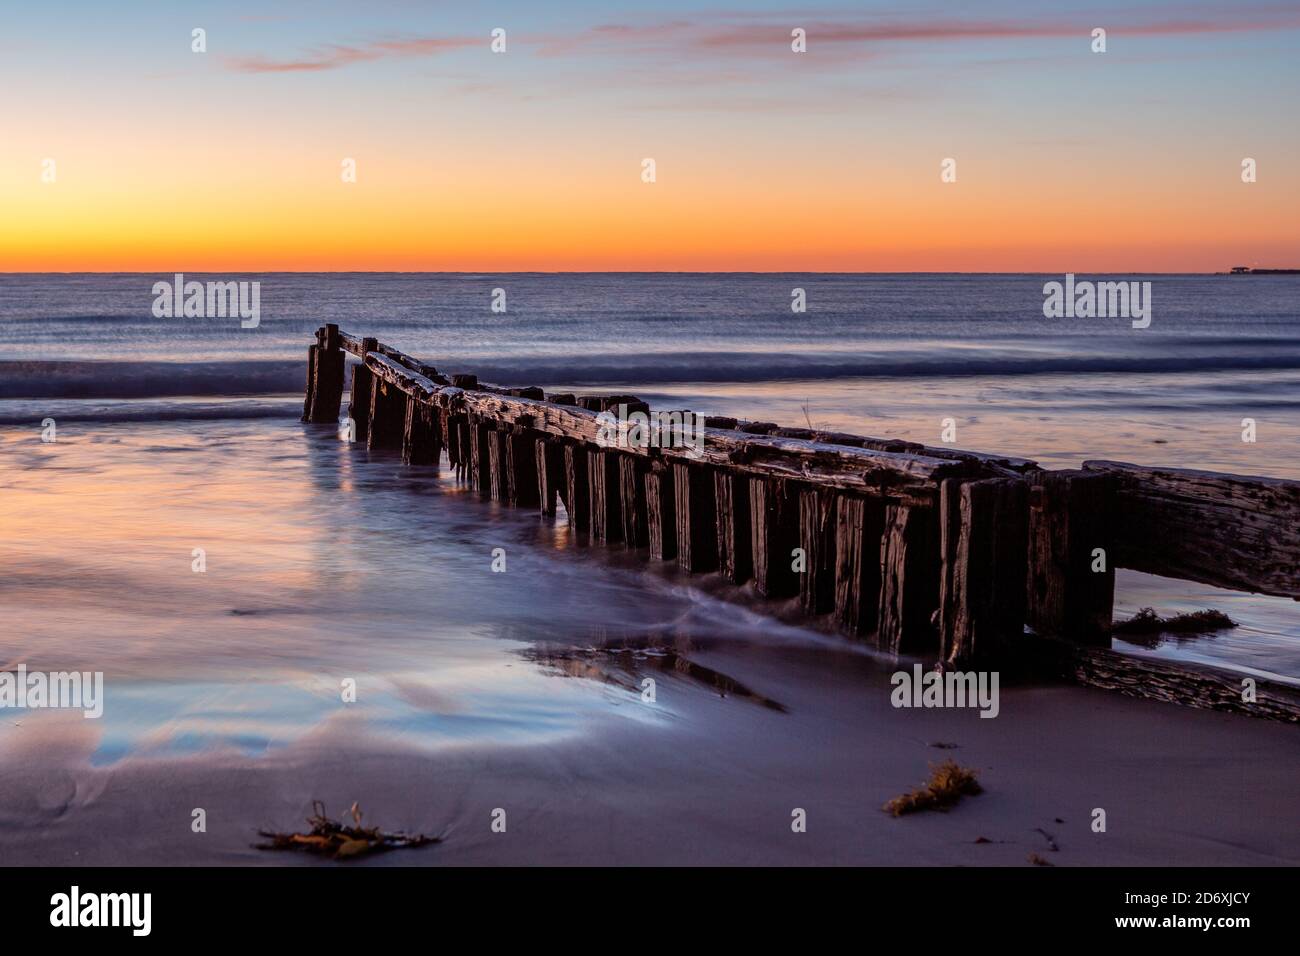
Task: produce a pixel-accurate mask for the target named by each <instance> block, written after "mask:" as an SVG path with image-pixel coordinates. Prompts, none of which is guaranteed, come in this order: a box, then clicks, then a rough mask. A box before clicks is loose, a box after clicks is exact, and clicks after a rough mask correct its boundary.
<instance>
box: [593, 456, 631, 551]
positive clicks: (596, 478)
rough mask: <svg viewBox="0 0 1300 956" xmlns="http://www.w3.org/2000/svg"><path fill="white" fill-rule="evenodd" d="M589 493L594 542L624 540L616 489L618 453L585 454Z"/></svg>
mask: <svg viewBox="0 0 1300 956" xmlns="http://www.w3.org/2000/svg"><path fill="white" fill-rule="evenodd" d="M587 474H588V478H589V481H588V492H589V495H590V499H591V537H592V540H593V541H603V542H612V541H621V540H623V515H622V504H621V502H622V495H621V494H620V488H619V475H618V452H613V451H603V450H601V449H598V448H592V449H589V450H588V451H587Z"/></svg>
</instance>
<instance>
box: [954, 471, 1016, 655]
mask: <svg viewBox="0 0 1300 956" xmlns="http://www.w3.org/2000/svg"><path fill="white" fill-rule="evenodd" d="M939 501H940V506H939V513H938V520H939V533H940V537H939V550H940V554H941V557H942V570H941V574H940V596H939V638H940V650H939V653H940V656H941V657H942V658H943V659H944V660H945V661H947V662H948V663H950V664H953V665H957V666H974V665H983V664H996V663H997V662H998V661H999V660H1006V659H1008V654H1009V653H1010V652H1011V650H1012V649H1013V648H1014V647H1016V646H1017V645H1019V644H1021V643H1022V640H1023V637H1024V630H1025V590H1026V589H1025V575H1026V567H1027V563H1028V555H1029V486H1028V485H1027V483H1026V482H1025V481H1024V480H1023V479H1019V478H989V479H984V480H981V481H973V482H960V481H955V480H948V481H945V482H944V483H943V485H942V487H941V489H940V497H939Z"/></svg>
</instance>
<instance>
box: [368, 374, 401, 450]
mask: <svg viewBox="0 0 1300 956" xmlns="http://www.w3.org/2000/svg"><path fill="white" fill-rule="evenodd" d="M405 424H406V393H405V392H403V391H402V390H400V389H399V388H398V387H397V386H396V385H393V384H392V383H390V382H386V381H384V380H383V379H381V378H378V377H376V378H375V380H374V381H373V382H372V383H371V386H370V421H369V425H368V428H367V434H366V447H367V448H370V449H384V448H391V449H399V448H401V447H402V429H403V427H404V426H405Z"/></svg>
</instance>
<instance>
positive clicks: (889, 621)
mask: <svg viewBox="0 0 1300 956" xmlns="http://www.w3.org/2000/svg"><path fill="white" fill-rule="evenodd" d="M880 573H881V584H880V617H879V622H878V624H877V627H876V643H877V646H878V647H879V648H880V649H881V650H883V651H886V652H887V653H890V654H918V655H919V654H933V653H935V652H937V651H938V649H939V642H938V640H937V639H936V636H935V622H932V617H933V615H934V612H935V611H936V610H938V607H939V529H938V524H937V522H936V520H935V512H934V509H933V508H916V507H911V506H908V505H894V504H890V505H887V506H886V507H885V531H884V535H883V537H882V539H881V550H880Z"/></svg>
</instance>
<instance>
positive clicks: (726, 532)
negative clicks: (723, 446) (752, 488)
mask: <svg viewBox="0 0 1300 956" xmlns="http://www.w3.org/2000/svg"><path fill="white" fill-rule="evenodd" d="M713 494H714V501H715V505H714V513H715V516H716V518H715V520H716V525H717V531H716V535H717V540H718V573H720V574H721V575H722V576H723V577H724V578H725V579H726V580H728V581H730V582H731V583H732V584H744V583H745V582H746V581H748V580H749V579H750V578H751V577H753V575H754V559H753V542H752V540H751V538H750V533H751V529H750V519H749V478H748V477H746V476H745V475H739V474H735V473H734V472H730V471H724V470H722V469H721V468H719V469H717V470H716V471H714V472H713Z"/></svg>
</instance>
